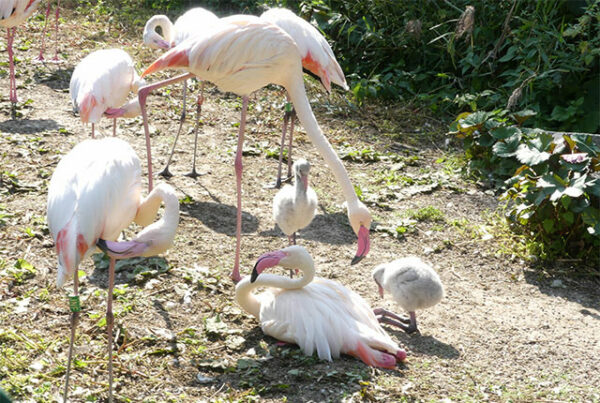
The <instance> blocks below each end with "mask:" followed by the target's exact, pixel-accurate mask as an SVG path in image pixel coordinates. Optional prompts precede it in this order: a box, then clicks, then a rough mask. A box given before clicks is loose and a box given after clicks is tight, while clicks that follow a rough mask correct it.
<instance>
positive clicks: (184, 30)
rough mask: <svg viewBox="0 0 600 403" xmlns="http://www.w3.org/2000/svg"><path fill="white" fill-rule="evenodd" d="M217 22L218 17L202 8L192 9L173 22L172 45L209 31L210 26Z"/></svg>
mask: <svg viewBox="0 0 600 403" xmlns="http://www.w3.org/2000/svg"><path fill="white" fill-rule="evenodd" d="M218 21H219V17H217V16H216V15H215V14H214V13H212V12H211V11H208V10H206V9H204V8H202V7H195V8H192V9H191V10H188V11H186V12H185V14H183V15H182V16H181V17H179V18H177V21H175V39H174V41H173V42H174V44H180V43H181V42H183V41H185V40H186V39H188V38H190V37H192V36H194V35H196V34H198V33H201V32H203V31H206V30H209V29H211V27H212V24H214V23H216V22H218Z"/></svg>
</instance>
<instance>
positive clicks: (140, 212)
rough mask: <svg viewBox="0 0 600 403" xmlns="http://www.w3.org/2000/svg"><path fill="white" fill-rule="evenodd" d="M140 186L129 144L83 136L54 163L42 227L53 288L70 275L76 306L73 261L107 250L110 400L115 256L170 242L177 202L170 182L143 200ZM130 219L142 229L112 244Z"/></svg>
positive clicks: (152, 251) (148, 252) (154, 250)
mask: <svg viewBox="0 0 600 403" xmlns="http://www.w3.org/2000/svg"><path fill="white" fill-rule="evenodd" d="M141 189H142V185H141V167H140V160H139V158H138V157H137V155H136V154H135V152H134V151H133V149H132V148H131V146H130V145H129V144H127V143H126V142H125V141H123V140H120V139H118V138H114V137H109V138H103V139H97V140H93V139H89V140H85V141H83V142H81V143H79V144H78V145H76V146H75V147H74V148H73V149H72V150H71V151H70V152H69V153H68V154H67V155H65V156H64V157H63V158H62V159H61V160H60V162H59V163H58V166H57V167H56V170H55V171H54V174H53V175H52V179H51V180H50V186H49V188H48V228H49V229H50V233H51V234H52V238H53V239H54V242H55V244H56V252H57V255H58V278H57V284H58V286H59V287H62V286H63V285H64V283H65V282H66V281H67V279H68V278H69V277H71V276H72V277H73V282H74V284H73V289H74V296H73V297H72V298H75V299H76V300H77V305H78V299H77V298H78V296H77V295H78V284H79V280H78V276H77V267H78V266H79V263H80V262H81V261H82V260H83V259H85V258H86V257H89V256H90V255H91V254H92V253H93V252H94V251H95V249H96V247H95V246H96V245H98V246H100V247H101V248H102V249H104V250H105V251H107V252H108V254H109V256H110V258H111V259H110V267H109V270H108V300H107V303H106V323H107V332H108V374H109V400H110V401H112V343H113V337H112V328H113V314H112V295H113V285H114V277H115V271H114V269H115V259H122V258H127V257H133V256H154V255H157V254H160V253H163V252H164V251H166V250H167V249H168V248H169V247H170V246H171V245H172V244H173V239H174V237H175V231H176V229H177V224H178V222H179V201H178V199H177V195H176V194H175V191H174V190H173V188H172V187H171V186H169V185H166V184H160V185H158V186H157V187H156V188H155V189H154V190H153V191H152V192H150V194H149V195H148V196H147V197H146V198H144V199H142V198H141ZM161 201H163V202H164V203H165V211H164V214H163V217H162V218H161V219H160V220H158V221H157V222H154V223H152V221H153V220H154V218H155V217H156V212H157V211H158V208H159V207H160V204H161ZM132 221H135V222H136V223H138V224H140V225H142V226H145V227H146V228H144V229H143V230H142V231H141V232H140V233H139V234H138V235H137V236H136V238H135V239H133V240H132V241H129V242H115V240H116V239H117V237H118V236H119V234H120V233H121V231H123V229H125V228H126V227H127V226H129V224H130V223H131V222H132ZM151 223H152V224H151ZM70 298H71V297H70ZM71 310H72V315H71V341H70V344H69V358H68V363H67V373H66V376H65V392H64V401H65V402H66V401H67V394H68V388H69V372H70V369H71V357H72V354H73V341H74V338H75V327H76V323H77V320H78V318H79V309H77V308H75V309H73V308H72V309H71Z"/></svg>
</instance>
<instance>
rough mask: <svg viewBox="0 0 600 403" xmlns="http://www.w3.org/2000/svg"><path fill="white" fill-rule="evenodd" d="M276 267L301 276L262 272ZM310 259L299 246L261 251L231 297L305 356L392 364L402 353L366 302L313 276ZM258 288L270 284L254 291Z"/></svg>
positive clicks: (380, 364) (380, 365) (399, 358)
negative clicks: (295, 270)
mask: <svg viewBox="0 0 600 403" xmlns="http://www.w3.org/2000/svg"><path fill="white" fill-rule="evenodd" d="M276 265H280V266H283V267H285V268H288V269H299V270H300V271H302V273H303V277H301V278H299V279H288V278H285V277H282V276H277V275H272V274H261V273H262V271H263V270H264V269H266V268H268V267H273V266H276ZM314 274H315V269H314V262H313V260H312V258H311V256H310V254H309V253H308V252H307V251H306V249H304V248H303V247H301V246H295V245H294V246H289V247H287V248H285V249H282V250H280V251H276V252H270V253H266V254H264V255H262V256H261V257H260V258H259V259H258V261H257V263H256V265H255V266H254V271H253V272H252V276H247V277H245V278H243V279H242V280H241V281H240V282H239V283H238V285H237V286H236V301H237V302H238V303H239V304H240V306H241V307H242V308H243V309H244V310H246V311H247V312H248V313H250V314H251V315H253V316H254V317H256V318H257V319H258V321H259V323H260V326H261V328H262V330H263V332H264V333H265V334H267V335H270V336H272V337H274V338H276V339H278V340H281V341H285V342H288V343H294V344H297V345H298V346H300V348H301V349H302V351H303V352H304V353H305V354H306V355H312V354H313V353H314V352H316V353H317V355H318V356H319V358H320V359H323V360H329V361H331V360H332V358H338V357H339V356H340V354H350V355H353V356H355V357H358V358H360V359H361V360H363V361H364V362H365V363H366V364H368V365H372V366H378V367H384V368H393V367H394V366H395V365H396V360H400V361H402V360H404V359H405V358H406V353H405V352H404V350H402V349H401V348H400V347H399V346H398V345H397V344H396V343H395V342H394V341H393V340H392V339H391V338H390V337H389V335H388V334H387V333H386V332H385V331H384V330H383V328H381V326H380V325H379V323H378V321H377V319H376V317H375V315H374V314H373V312H372V311H371V308H370V307H369V305H368V304H367V303H366V302H365V300H364V299H362V298H361V297H360V296H359V295H358V294H356V293H354V292H352V291H351V290H349V289H347V288H345V287H344V286H342V285H341V284H339V283H337V282H335V281H332V280H329V279H324V278H319V277H316V278H315V277H314ZM258 287H269V288H267V290H265V291H264V292H263V293H261V294H258V295H255V294H254V293H253V290H254V289H256V288H258Z"/></svg>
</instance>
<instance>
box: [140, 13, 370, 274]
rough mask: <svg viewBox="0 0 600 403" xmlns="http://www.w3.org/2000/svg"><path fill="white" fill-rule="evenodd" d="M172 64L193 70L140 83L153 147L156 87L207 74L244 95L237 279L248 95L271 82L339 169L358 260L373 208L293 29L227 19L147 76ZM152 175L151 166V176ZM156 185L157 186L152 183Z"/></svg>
mask: <svg viewBox="0 0 600 403" xmlns="http://www.w3.org/2000/svg"><path fill="white" fill-rule="evenodd" d="M166 68H181V69H184V70H187V71H188V72H190V73H187V74H183V75H180V76H178V77H174V78H171V79H168V80H165V81H162V82H159V83H156V84H152V85H149V86H147V87H144V88H141V89H140V91H139V93H138V97H139V100H140V106H141V109H142V116H143V119H144V130H145V131H146V133H147V137H146V141H147V148H148V150H149V148H150V146H149V136H148V133H149V131H148V117H147V114H146V97H147V96H148V93H149V92H150V91H152V90H154V89H156V88H159V87H163V86H165V85H169V84H172V83H175V82H178V81H181V80H185V79H187V78H190V77H193V76H194V75H196V76H198V78H200V79H202V80H208V81H211V82H213V83H215V84H216V85H217V86H218V87H220V88H221V90H223V91H229V92H234V93H236V94H238V95H241V96H242V116H241V120H240V122H241V123H240V128H239V132H238V146H237V152H236V157H235V172H236V185H237V229H236V256H235V263H234V267H233V271H232V273H231V277H232V279H233V280H234V281H239V280H240V278H241V277H240V274H239V259H240V245H241V229H242V169H243V166H242V145H243V142H244V129H245V125H246V109H247V106H248V95H249V94H251V93H252V92H254V91H256V90H258V89H260V88H262V87H264V86H266V85H267V84H271V83H272V84H277V85H281V86H282V87H284V88H285V89H286V90H287V92H288V94H289V96H290V99H291V101H292V103H293V104H294V108H295V109H296V113H297V114H298V118H299V119H300V122H301V123H302V124H303V126H304V128H305V129H306V132H307V135H308V137H309V138H310V139H311V141H312V142H313V144H314V145H315V147H317V150H318V151H319V153H320V154H321V156H322V157H323V159H324V160H325V163H326V164H327V165H328V166H329V168H330V169H331V170H332V171H333V174H334V175H335V177H336V179H337V181H338V183H339V184H340V186H341V187H342V191H343V193H344V198H345V199H346V205H347V208H348V219H349V220H350V225H351V226H352V229H353V230H354V233H355V234H356V235H357V236H358V251H357V253H356V256H354V259H353V260H352V264H355V263H358V262H359V261H360V260H361V259H362V258H363V257H364V256H366V255H367V253H368V252H369V246H370V244H369V228H370V226H371V214H370V213H369V210H368V209H367V208H366V207H365V205H364V204H363V203H362V202H361V201H360V200H358V197H357V196H356V193H355V192H354V187H353V186H352V182H350V179H349V178H348V173H347V172H346V169H345V168H344V165H343V164H342V162H341V161H340V159H339V157H338V156H337V155H336V153H335V151H334V150H333V148H332V147H331V145H330V144H329V142H328V141H327V139H326V138H325V136H324V135H323V133H322V132H321V129H320V128H319V125H318V123H317V120H316V119H315V116H314V115H313V113H312V110H311V108H310V104H309V102H308V98H307V96H306V92H305V89H304V82H303V79H302V64H301V57H300V54H299V51H298V47H297V46H296V43H295V42H294V40H293V39H292V38H291V37H290V36H289V35H288V34H286V33H285V32H284V31H283V30H281V29H280V28H279V27H277V26H275V25H273V24H270V23H266V22H263V21H257V22H253V23H250V24H247V25H244V26H238V25H235V24H221V25H219V26H218V27H216V28H215V29H214V30H212V32H210V33H204V34H202V35H198V36H195V37H193V38H190V39H188V40H187V41H185V42H183V43H182V44H180V45H178V46H176V47H175V48H173V49H171V50H170V51H168V52H167V53H165V54H164V55H163V56H161V57H160V58H159V59H158V60H156V61H155V62H154V63H153V64H152V65H151V66H150V67H148V69H146V71H145V72H144V73H143V74H142V77H144V76H146V75H148V74H150V73H153V72H155V71H158V70H163V69H166ZM149 157H150V156H149ZM151 177H152V175H151V172H150V174H149V178H151ZM150 186H152V184H151V183H150Z"/></svg>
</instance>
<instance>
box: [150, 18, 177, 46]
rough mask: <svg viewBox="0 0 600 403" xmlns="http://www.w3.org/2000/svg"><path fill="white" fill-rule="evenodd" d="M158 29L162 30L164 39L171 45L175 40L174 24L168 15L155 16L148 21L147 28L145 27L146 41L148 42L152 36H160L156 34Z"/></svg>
mask: <svg viewBox="0 0 600 403" xmlns="http://www.w3.org/2000/svg"><path fill="white" fill-rule="evenodd" d="M158 27H160V29H161V30H162V38H163V39H164V40H165V41H167V42H169V43H170V42H171V41H172V40H173V31H174V28H173V23H172V22H171V20H170V19H169V17H167V16H166V15H155V16H153V17H152V18H150V19H149V20H148V22H147V23H146V26H145V27H144V41H147V39H148V38H149V37H150V35H152V34H154V35H158V36H160V35H159V34H158V33H157V32H156V28H158ZM146 44H150V43H146Z"/></svg>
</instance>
